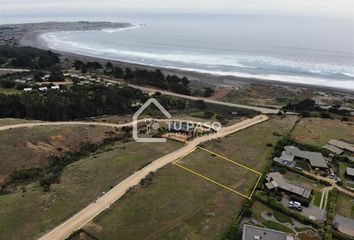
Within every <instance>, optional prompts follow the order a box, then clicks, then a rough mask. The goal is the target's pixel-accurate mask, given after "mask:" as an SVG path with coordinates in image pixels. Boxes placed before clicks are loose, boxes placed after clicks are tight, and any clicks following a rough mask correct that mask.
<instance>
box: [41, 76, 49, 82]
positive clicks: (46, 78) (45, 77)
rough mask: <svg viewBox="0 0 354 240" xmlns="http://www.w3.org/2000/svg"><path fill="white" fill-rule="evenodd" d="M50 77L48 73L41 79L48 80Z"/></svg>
mask: <svg viewBox="0 0 354 240" xmlns="http://www.w3.org/2000/svg"><path fill="white" fill-rule="evenodd" d="M49 78H50V74H47V75H44V77H42V80H43V81H48V80H49Z"/></svg>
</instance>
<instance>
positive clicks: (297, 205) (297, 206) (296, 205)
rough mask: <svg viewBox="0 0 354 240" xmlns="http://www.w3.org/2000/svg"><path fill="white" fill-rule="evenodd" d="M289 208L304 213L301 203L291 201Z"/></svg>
mask: <svg viewBox="0 0 354 240" xmlns="http://www.w3.org/2000/svg"><path fill="white" fill-rule="evenodd" d="M288 207H289V208H290V209H295V210H297V211H299V212H301V211H302V206H301V203H299V202H296V201H290V202H289V206H288Z"/></svg>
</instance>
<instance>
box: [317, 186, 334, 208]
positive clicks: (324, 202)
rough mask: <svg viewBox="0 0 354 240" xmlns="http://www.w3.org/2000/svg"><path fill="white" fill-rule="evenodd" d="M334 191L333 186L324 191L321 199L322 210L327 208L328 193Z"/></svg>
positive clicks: (325, 188)
mask: <svg viewBox="0 0 354 240" xmlns="http://www.w3.org/2000/svg"><path fill="white" fill-rule="evenodd" d="M332 189H333V186H330V187H324V188H323V189H322V197H321V203H320V208H322V209H326V207H327V202H328V193H329V191H331V190H332Z"/></svg>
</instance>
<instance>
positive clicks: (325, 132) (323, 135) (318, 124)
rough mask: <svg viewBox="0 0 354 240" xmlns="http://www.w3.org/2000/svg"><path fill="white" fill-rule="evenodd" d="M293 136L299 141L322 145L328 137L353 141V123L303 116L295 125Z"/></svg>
mask: <svg viewBox="0 0 354 240" xmlns="http://www.w3.org/2000/svg"><path fill="white" fill-rule="evenodd" d="M293 137H294V138H295V140H297V141H299V142H303V143H306V144H312V145H316V146H320V147H321V146H323V145H324V144H326V143H327V142H328V140H330V139H344V140H347V141H349V142H354V127H353V123H350V122H342V121H340V120H337V119H336V120H332V119H323V118H303V119H301V121H300V122H299V123H298V124H297V125H296V127H295V130H294V132H293Z"/></svg>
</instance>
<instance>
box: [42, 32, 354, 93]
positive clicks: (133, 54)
mask: <svg viewBox="0 0 354 240" xmlns="http://www.w3.org/2000/svg"><path fill="white" fill-rule="evenodd" d="M134 28H136V27H134ZM128 29H131V28H125V29H117V30H118V31H124V30H128ZM41 37H42V38H43V39H44V40H45V41H46V42H47V43H48V46H49V47H50V48H53V49H57V50H62V51H69V52H74V53H78V54H84V55H88V56H93V57H102V58H107V59H112V60H120V61H125V62H131V63H137V64H145V65H150V66H155V67H168V68H174V69H181V70H185V71H196V72H202V73H209V74H215V75H231V76H237V77H246V78H259V79H264V80H275V81H282V82H292V83H301V84H311V85H319V86H327V87H340V88H345V89H350V90H354V79H353V77H354V67H353V66H344V65H334V64H327V63H318V62H311V61H304V60H298V61H295V60H289V59H284V58H275V57H269V56H254V55H235V54H208V53H187V52H167V51H166V50H165V51H162V50H159V51H154V52H152V51H138V50H127V49H117V48H115V46H111V47H107V46H103V45H100V44H93V43H83V42H75V41H72V40H71V38H70V34H62V33H46V34H43V35H41ZM267 73H268V74H267ZM335 77H337V78H339V79H335ZM343 78H345V79H343Z"/></svg>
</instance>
